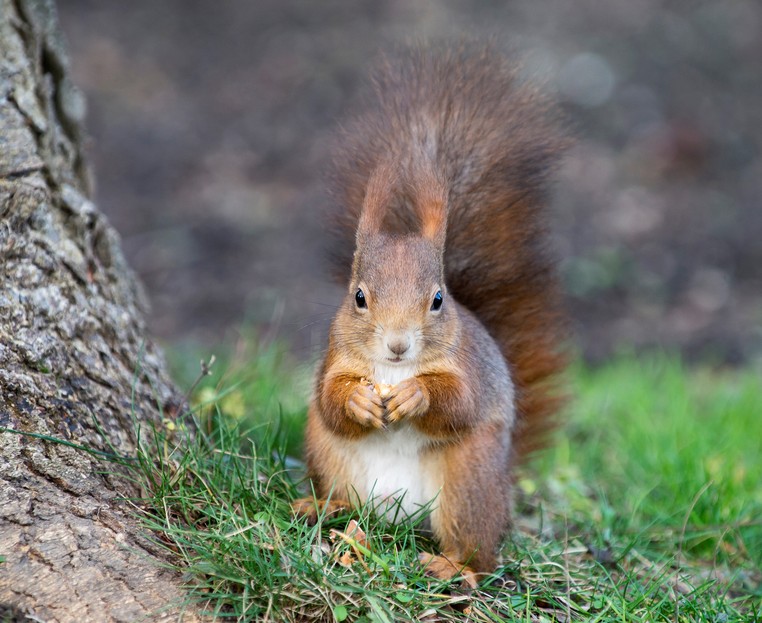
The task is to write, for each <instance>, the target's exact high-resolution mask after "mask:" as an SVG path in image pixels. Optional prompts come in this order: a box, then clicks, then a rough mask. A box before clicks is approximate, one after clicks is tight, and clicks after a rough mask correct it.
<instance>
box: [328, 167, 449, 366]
mask: <svg viewBox="0 0 762 623" xmlns="http://www.w3.org/2000/svg"><path fill="white" fill-rule="evenodd" d="M412 179H413V180H414V183H413V182H411V183H408V186H407V188H405V189H404V192H400V190H399V188H398V187H399V186H400V184H399V180H398V176H397V174H396V169H394V168H393V167H391V166H380V167H378V168H377V169H376V170H375V171H374V172H373V174H372V175H371V177H370V180H369V182H368V187H367V190H366V194H365V200H364V202H363V207H362V212H361V214H360V218H359V222H358V228H357V246H356V250H355V255H354V262H353V265H352V278H351V280H350V284H349V290H348V293H347V298H346V300H345V302H344V304H343V305H342V308H341V311H340V313H339V322H338V323H337V329H338V331H337V334H336V337H337V338H338V339H339V340H340V341H341V342H342V344H343V346H345V347H348V348H351V349H352V350H353V351H354V352H355V353H356V354H357V355H359V356H361V357H363V358H365V359H367V360H370V361H371V362H372V364H373V365H376V366H377V365H392V366H394V365H407V366H410V365H413V366H415V365H419V364H421V363H423V362H425V361H426V360H427V359H428V358H429V357H431V358H438V357H441V353H442V350H443V349H447V348H448V346H452V343H451V342H452V337H453V331H454V330H455V328H454V327H456V326H457V324H458V320H457V314H456V313H455V311H454V310H453V308H452V301H449V300H448V294H447V288H446V286H445V282H444V244H445V233H446V228H447V192H446V186H445V184H444V183H442V182H441V180H440V179H439V178H438V177H437V175H436V174H435V172H434V171H433V168H429V169H428V170H426V171H420V170H419V171H416V172H415V174H414V175H412ZM401 197H402V198H403V199H404V200H405V201H409V202H410V205H411V207H412V208H413V210H412V211H413V212H414V213H415V214H416V216H417V217H418V221H419V230H418V231H415V232H410V233H405V234H396V233H395V234H392V233H388V232H385V231H383V230H382V226H383V223H384V219H385V217H388V216H389V215H390V214H391V212H390V205H391V203H392V202H393V201H399V200H400V198H401Z"/></svg>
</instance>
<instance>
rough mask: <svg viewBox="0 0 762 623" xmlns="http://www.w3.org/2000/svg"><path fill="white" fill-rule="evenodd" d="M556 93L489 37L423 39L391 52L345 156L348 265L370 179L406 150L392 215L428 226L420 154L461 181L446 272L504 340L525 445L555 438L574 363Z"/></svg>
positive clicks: (458, 294)
mask: <svg viewBox="0 0 762 623" xmlns="http://www.w3.org/2000/svg"><path fill="white" fill-rule="evenodd" d="M556 121H557V120H556V116H555V114H554V111H553V106H552V105H551V103H550V102H549V101H548V100H547V99H546V98H545V97H543V96H542V95H541V94H540V93H539V92H538V91H537V90H536V89H535V88H534V87H533V86H531V85H530V84H527V83H525V82H523V81H522V78H521V76H520V74H519V68H518V67H516V66H515V65H512V64H511V63H509V62H508V61H507V60H506V59H505V58H504V57H502V56H501V55H499V54H498V53H496V52H495V51H494V50H492V49H491V48H489V47H480V48H474V47H472V46H469V45H463V46H461V47H460V48H457V49H454V50H452V49H451V50H444V49H437V48H433V49H431V48H430V49H417V50H407V51H404V52H401V53H399V54H397V55H395V56H394V57H391V58H385V59H384V60H383V61H382V62H381V63H380V65H379V66H378V68H377V70H376V72H375V74H374V75H373V81H372V88H371V89H370V90H369V92H368V93H367V94H366V97H365V99H364V101H363V103H362V106H361V108H360V114H359V115H358V116H357V117H356V118H355V119H354V120H353V121H351V122H350V123H349V124H347V125H346V126H345V127H344V129H343V131H342V132H341V135H340V140H339V142H338V145H337V148H336V150H335V154H334V159H333V163H334V165H333V171H332V186H333V194H334V197H335V199H336V201H337V202H338V203H339V204H340V207H339V209H338V210H337V223H338V227H337V231H338V235H339V241H338V244H337V245H336V249H337V252H336V254H335V259H336V265H337V268H338V269H339V274H340V275H341V277H342V279H346V278H347V276H348V272H349V268H350V267H351V257H352V253H353V249H354V239H355V238H354V235H355V230H356V227H357V219H358V216H359V210H360V207H361V206H362V202H363V197H364V195H365V189H366V185H367V181H368V179H369V177H370V174H371V172H372V171H373V170H374V169H375V168H376V167H377V166H378V165H379V163H382V162H396V163H398V165H399V170H400V173H401V175H402V177H403V178H404V179H406V182H407V183H406V184H402V185H400V188H399V190H398V192H397V193H396V194H395V198H394V200H393V203H392V204H391V205H390V207H389V210H388V213H387V215H386V218H385V219H384V227H385V228H386V229H388V230H389V231H391V232H398V233H405V232H411V231H413V232H414V231H417V228H418V223H417V220H416V217H415V213H414V211H413V210H412V209H411V207H410V206H411V201H410V197H409V196H406V191H405V188H410V187H411V186H413V187H414V186H415V184H416V179H415V175H416V171H420V170H425V168H426V167H421V166H417V165H418V164H419V163H420V160H421V159H426V160H428V161H430V162H431V163H433V166H434V167H435V168H436V169H437V170H438V172H439V174H440V175H441V176H442V177H443V178H444V179H446V180H447V181H448V186H449V196H448V205H449V215H448V227H447V243H446V250H445V272H446V281H447V286H448V288H449V290H450V292H451V293H452V295H453V296H454V297H455V298H456V299H457V300H458V301H459V302H460V303H461V304H463V305H465V306H466V307H467V308H469V309H470V310H471V311H472V312H474V313H475V314H476V316H477V317H478V318H479V319H480V320H481V322H482V323H483V324H484V326H485V327H486V328H487V329H488V330H489V332H490V333H491V335H492V336H493V337H494V338H495V339H496V340H497V342H498V343H499V344H500V346H501V349H502V351H503V354H504V356H505V358H506V360H507V361H508V364H509V367H510V369H511V372H512V375H513V380H514V383H515V385H516V389H517V406H518V425H517V428H516V432H515V434H514V447H515V449H516V451H517V458H519V459H520V458H521V457H523V456H525V455H526V454H527V453H528V452H530V451H532V450H534V449H536V448H537V447H539V446H540V445H542V441H543V438H544V436H545V433H546V432H547V431H548V430H549V429H550V428H551V427H552V424H553V419H554V418H553V416H554V414H555V412H556V411H557V408H558V406H559V399H558V393H557V392H556V391H555V389H554V387H553V386H554V381H555V379H556V378H557V376H558V373H559V372H560V371H561V370H562V368H563V367H564V365H565V362H564V357H563V356H562V354H561V352H560V347H561V346H562V344H561V342H562V340H563V329H562V325H563V323H562V320H561V314H560V313H559V304H558V298H559V297H558V289H557V284H556V277H555V267H554V262H553V260H552V255H551V254H550V253H549V252H548V250H547V248H546V242H547V240H546V239H547V232H546V226H547V222H548V218H549V217H548V215H547V214H546V213H545V206H546V203H547V195H548V178H549V175H550V174H551V173H553V172H554V170H555V169H556V166H557V163H558V160H559V156H560V154H561V153H562V152H563V150H564V149H565V147H566V145H567V139H566V138H565V137H564V135H563V134H562V133H561V132H560V131H559V129H558V124H557V122H556Z"/></svg>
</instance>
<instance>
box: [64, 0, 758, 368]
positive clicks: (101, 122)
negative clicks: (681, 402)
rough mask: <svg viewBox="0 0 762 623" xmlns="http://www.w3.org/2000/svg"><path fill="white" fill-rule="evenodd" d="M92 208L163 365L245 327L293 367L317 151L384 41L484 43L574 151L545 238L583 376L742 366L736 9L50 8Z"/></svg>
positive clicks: (750, 22)
mask: <svg viewBox="0 0 762 623" xmlns="http://www.w3.org/2000/svg"><path fill="white" fill-rule="evenodd" d="M59 12H60V19H61V22H62V26H63V29H64V32H65V34H66V36H67V38H68V48H69V51H70V54H71V57H72V58H71V61H72V62H71V65H72V70H73V76H74V79H75V81H76V83H77V84H78V85H79V86H80V87H81V88H82V89H83V90H84V91H85V94H86V97H87V101H88V105H89V113H88V119H87V131H88V134H89V136H90V139H89V141H88V151H89V156H90V162H91V164H92V165H93V167H94V170H95V171H94V172H95V179H96V199H97V202H98V205H99V207H100V209H101V210H102V211H103V212H105V213H106V215H107V216H108V217H109V218H110V220H111V221H112V223H113V224H114V225H115V227H116V228H117V230H118V231H119V232H120V233H121V235H122V238H123V243H124V245H123V246H124V250H125V253H126V254H127V256H128V260H129V261H130V263H131V265H132V266H133V267H134V268H135V270H136V272H137V273H138V274H139V276H140V278H141V279H142V281H143V283H144V284H145V285H146V288H147V290H148V294H149V297H150V300H151V302H152V313H151V328H152V331H153V332H154V334H156V335H157V336H158V337H159V338H161V339H162V340H164V341H165V342H170V343H175V344H176V343H180V342H185V341H192V342H196V343H201V344H204V345H208V346H213V345H215V344H217V343H220V342H222V341H223V340H225V339H226V338H227V337H229V334H228V332H230V331H231V330H232V331H233V332H235V331H236V330H237V328H239V327H241V326H243V325H245V324H246V323H254V324H258V325H262V324H264V325H266V326H267V327H269V330H270V331H271V333H272V334H275V335H278V336H279V337H282V338H284V339H286V340H288V341H289V342H291V343H292V344H293V345H294V349H295V351H296V352H298V353H300V354H301V355H302V356H304V357H305V358H307V357H309V356H311V355H312V354H314V353H315V352H316V350H317V349H319V348H321V347H322V346H323V337H324V335H325V330H326V328H327V325H328V322H329V321H330V317H331V315H332V309H333V306H334V305H335V304H336V303H337V301H338V300H339V296H340V294H341V291H342V290H341V288H340V287H338V286H336V285H334V284H332V283H331V282H330V281H329V279H328V278H327V270H326V268H325V263H324V262H323V261H322V258H323V255H324V251H325V248H324V246H325V243H326V240H327V238H326V237H325V236H324V234H323V233H322V223H321V218H320V211H321V209H323V208H324V207H325V205H326V197H325V195H324V193H323V186H322V179H321V175H322V172H323V168H324V163H325V149H326V139H327V137H328V136H329V135H330V132H331V130H332V128H333V127H334V126H335V124H336V122H337V120H339V119H340V118H341V115H342V112H343V111H345V110H346V109H347V108H348V106H349V104H350V103H351V102H352V98H353V95H354V94H355V93H356V92H357V90H358V88H359V87H360V85H361V84H362V80H363V77H364V76H365V74H366V70H367V67H368V64H369V63H370V62H371V61H372V59H373V58H374V57H375V56H376V54H377V53H378V52H379V51H380V50H383V49H385V48H388V47H390V46H391V45H392V44H394V43H395V42H398V41H401V40H402V41H404V40H411V39H427V38H431V39H442V38H448V37H451V38H452V37H454V38H457V37H459V36H463V35H464V34H465V35H468V36H471V37H485V38H486V37H491V38H493V39H494V40H495V41H496V42H497V44H498V45H499V46H500V47H504V48H506V49H511V48H512V49H516V50H518V52H519V54H520V56H521V57H522V58H523V59H524V61H525V66H526V70H527V71H528V72H531V73H532V74H536V75H537V76H538V79H541V80H542V81H543V82H545V84H546V88H547V90H549V91H551V92H555V93H556V94H557V96H558V98H559V99H560V100H561V102H562V104H563V106H564V108H565V110H566V112H567V115H568V117H569V119H570V121H571V124H572V126H573V129H574V132H575V133H576V135H577V137H578V142H577V145H576V147H575V148H574V149H573V150H572V152H571V153H570V155H569V157H568V158H567V160H566V163H565V165H564V167H563V170H562V171H561V174H560V175H559V178H558V184H557V186H556V192H555V195H554V203H553V218H554V222H553V231H554V235H555V239H556V248H557V252H558V255H559V258H560V260H561V269H562V273H563V279H564V285H565V290H566V294H567V303H568V308H569V311H570V314H571V316H572V320H573V330H574V342H575V345H576V347H577V348H578V349H579V351H580V353H582V354H583V355H584V356H585V358H586V359H587V360H589V361H593V362H597V361H601V360H603V359H605V358H607V357H608V356H610V355H612V354H614V353H617V352H621V351H635V352H640V351H642V350H650V349H660V350H668V351H675V352H679V353H682V354H683V355H684V356H686V357H687V358H689V359H697V358H701V359H703V360H707V359H708V360H710V361H713V362H715V363H729V364H737V363H744V362H749V361H752V360H759V359H760V358H761V357H762V271H760V266H761V265H762V242H761V239H762V153H760V145H762V4H760V3H759V2H757V1H756V0H725V1H724V2H719V1H712V2H702V1H699V0H695V1H687V0H686V1H684V2H680V1H674V2H666V1H663V2H662V1H659V0H608V1H606V2H601V1H600V0H577V1H575V2H568V1H564V0H549V1H546V2H536V1H516V2H499V1H484V2H478V3H476V2H467V1H465V0H445V1H439V2H434V1H424V0H416V1H414V2H409V1H405V0H324V1H322V2H314V1H309V0H291V1H288V0H257V2H250V1H246V0H218V1H217V2H202V1H200V0H163V1H162V2H154V1H149V0H133V1H132V2H130V3H116V2H108V3H107V2H103V1H102V0H61V1H60V2H59Z"/></svg>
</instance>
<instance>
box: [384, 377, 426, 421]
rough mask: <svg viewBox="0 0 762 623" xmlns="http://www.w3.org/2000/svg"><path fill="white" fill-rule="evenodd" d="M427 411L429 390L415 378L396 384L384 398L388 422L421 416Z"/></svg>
mask: <svg viewBox="0 0 762 623" xmlns="http://www.w3.org/2000/svg"><path fill="white" fill-rule="evenodd" d="M428 410H429V390H428V389H426V386H425V385H424V384H423V383H421V381H419V380H418V379H417V378H415V377H411V378H409V379H405V380H404V381H401V382H399V383H397V385H395V386H394V387H392V390H391V392H390V394H389V395H388V396H387V398H386V412H387V415H386V419H387V421H388V422H397V421H399V420H401V419H402V418H406V417H416V416H418V415H423V414H424V413H426V412H427V411H428Z"/></svg>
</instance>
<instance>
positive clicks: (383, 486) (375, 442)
mask: <svg viewBox="0 0 762 623" xmlns="http://www.w3.org/2000/svg"><path fill="white" fill-rule="evenodd" d="M427 445H428V439H427V438H426V437H425V436H424V435H422V434H421V433H419V432H418V431H416V430H415V429H413V428H412V427H410V426H408V425H406V424H401V425H397V426H395V427H394V428H390V429H387V430H383V431H376V432H373V433H371V434H370V435H367V436H365V437H363V438H362V439H360V440H357V441H353V442H350V443H348V446H349V448H347V449H348V450H349V451H350V454H351V455H352V458H351V459H350V460H351V463H350V465H351V467H350V479H351V481H352V482H351V486H352V487H353V488H354V490H355V491H356V493H357V495H358V496H359V497H360V499H361V500H362V501H365V500H370V499H372V500H373V501H374V502H375V503H377V504H380V505H381V508H380V509H379V511H382V510H383V507H384V506H386V507H387V508H386V511H385V512H386V515H387V518H388V519H390V520H393V519H394V518H395V514H396V511H397V509H396V506H395V503H396V502H397V501H399V502H400V507H401V508H402V510H403V511H404V513H405V514H407V515H412V514H413V513H416V512H418V511H419V510H420V509H421V507H423V506H425V505H427V504H428V503H429V502H431V500H433V499H434V498H436V497H437V495H438V493H439V490H440V489H441V487H442V470H441V467H440V466H439V465H438V463H439V457H438V453H437V452H436V451H435V450H434V451H432V450H429V451H428V452H427V451H426V447H427ZM434 506H436V503H435V504H434ZM402 518H403V517H399V519H402Z"/></svg>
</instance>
